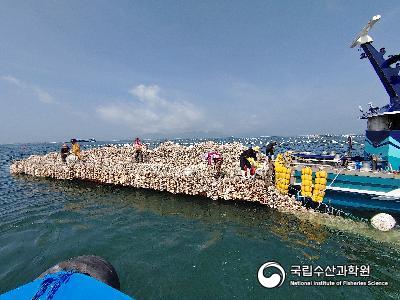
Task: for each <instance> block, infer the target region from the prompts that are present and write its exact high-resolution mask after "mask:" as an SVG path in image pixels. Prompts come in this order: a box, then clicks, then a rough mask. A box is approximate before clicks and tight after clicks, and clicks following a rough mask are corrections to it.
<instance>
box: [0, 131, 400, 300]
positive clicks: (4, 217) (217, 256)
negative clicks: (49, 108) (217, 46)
mask: <svg viewBox="0 0 400 300" xmlns="http://www.w3.org/2000/svg"><path fill="white" fill-rule="evenodd" d="M270 140H277V141H278V142H279V147H278V149H277V151H284V150H288V149H291V150H300V151H312V152H315V153H321V152H323V151H328V152H330V151H331V150H334V151H336V152H338V153H343V152H345V151H346V150H347V144H346V140H347V138H346V137H345V136H298V137H263V138H241V139H239V138H227V139H222V140H221V139H217V140H216V141H218V142H231V141H240V142H242V143H243V144H246V145H250V144H252V145H259V146H261V145H263V144H265V143H267V142H268V141H270ZM198 141H201V140H199V139H176V140H175V142H178V143H181V144H185V145H189V144H192V143H195V142H198ZM146 142H149V143H150V146H151V147H154V146H156V145H157V144H158V143H159V142H160V141H146ZM108 143H109V142H102V143H88V144H82V147H83V148H91V147H98V146H101V145H104V144H108ZM113 143H114V144H121V145H122V144H124V143H126V141H120V142H113ZM362 143H363V137H356V138H355V143H354V148H355V150H354V152H355V153H356V154H361V153H362ZM59 147H60V144H59V143H42V144H14V145H1V146H0V293H3V292H5V291H7V290H10V289H13V288H16V287H17V286H19V285H21V284H24V283H27V282H29V281H31V280H33V279H35V278H36V277H37V276H38V275H39V274H41V273H42V272H43V271H44V270H46V269H47V268H49V267H51V266H52V265H54V264H56V263H57V262H60V261H62V260H66V259H68V258H70V257H73V256H78V255H85V254H95V255H99V256H102V257H104V258H105V259H107V260H108V261H110V262H111V263H112V264H113V265H114V266H115V268H116V269H117V271H118V274H119V277H120V281H121V290H122V291H123V292H125V293H127V294H129V295H131V296H134V297H136V298H138V299H232V298H240V299H265V298H269V297H271V298H274V299H288V298H296V299H329V298H332V299H333V298H335V299H347V298H349V299H353V298H356V297H360V298H359V299H361V298H362V299H386V298H393V299H398V298H399V297H400V292H399V290H400V275H399V272H398V271H399V267H398V266H399V265H400V235H399V229H395V230H394V231H391V232H389V233H383V232H379V231H377V230H375V229H373V228H372V227H371V226H369V225H368V224H367V223H364V222H357V221H353V220H349V219H343V218H339V217H332V218H331V217H326V216H322V215H319V214H286V213H280V212H277V211H275V210H271V209H268V208H267V207H265V206H262V205H259V204H253V203H245V202H228V201H213V200H210V199H207V198H203V197H190V196H182V195H172V194H168V193H162V192H155V191H149V190H143V189H133V188H123V187H117V186H108V185H97V184H93V183H82V182H77V181H56V180H49V179H38V178H32V177H27V176H16V177H14V176H11V175H10V173H9V165H10V164H11V162H12V161H13V160H15V159H21V158H25V157H27V156H29V155H31V154H45V153H48V152H49V151H58V150H59ZM270 261H273V262H277V263H278V264H280V265H281V266H282V267H283V269H284V270H285V272H286V279H285V281H284V282H283V283H282V285H281V286H280V287H277V288H272V289H268V288H265V287H263V286H262V285H261V284H260V283H259V281H258V278H257V273H258V270H259V268H260V266H261V265H263V264H264V263H266V262H270ZM318 266H319V267H321V268H326V267H337V268H338V267H346V268H347V270H348V268H350V267H351V266H355V267H361V266H368V268H369V272H368V274H366V273H364V274H363V275H368V276H364V277H361V274H360V272H358V273H357V274H355V275H354V274H353V275H349V274H346V275H335V276H334V277H329V276H326V275H329V274H323V275H324V276H322V277H321V276H317V274H316V273H313V274H311V276H304V275H308V273H305V272H303V271H307V270H308V271H309V270H310V268H314V269H315V268H316V267H318ZM298 268H300V269H301V270H302V273H301V276H299V273H298V272H297V271H296V270H298ZM336 271H337V270H336ZM336 273H337V272H336ZM356 275H357V276H356ZM266 276H269V275H268V274H267V273H266ZM339 281H340V282H341V284H340V285H337V282H339ZM296 282H301V283H300V284H297V285H296V284H295V283H296ZM310 282H311V283H312V284H311V285H310V284H309V283H310ZM330 282H334V284H330ZM346 282H349V283H348V284H347V283H346ZM357 282H372V283H379V282H386V283H387V285H384V286H382V285H376V284H375V285H371V284H366V285H362V284H357Z"/></svg>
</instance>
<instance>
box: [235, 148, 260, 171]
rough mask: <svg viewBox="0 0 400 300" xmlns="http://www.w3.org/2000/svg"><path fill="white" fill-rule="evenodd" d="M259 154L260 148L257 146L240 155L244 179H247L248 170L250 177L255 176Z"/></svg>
mask: <svg viewBox="0 0 400 300" xmlns="http://www.w3.org/2000/svg"><path fill="white" fill-rule="evenodd" d="M258 152H260V147H259V146H256V147H254V148H252V147H250V148H249V149H247V150H244V151H243V152H242V154H240V157H239V159H240V169H241V173H242V177H243V178H247V170H249V171H250V176H254V175H255V173H256V164H257V153H258Z"/></svg>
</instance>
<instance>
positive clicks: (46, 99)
mask: <svg viewBox="0 0 400 300" xmlns="http://www.w3.org/2000/svg"><path fill="white" fill-rule="evenodd" d="M0 78H1V79H2V80H4V81H7V82H8V83H11V84H14V85H15V86H17V87H19V88H20V89H25V90H29V91H30V92H31V93H33V94H35V95H36V97H37V99H38V100H39V101H40V102H42V103H45V104H50V103H56V101H55V100H54V97H53V96H52V95H50V94H49V93H48V92H46V91H45V90H43V89H41V88H39V87H37V86H35V85H29V84H26V83H25V82H23V81H21V80H20V79H18V78H16V77H14V76H10V75H4V76H1V77H0Z"/></svg>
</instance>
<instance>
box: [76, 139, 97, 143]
mask: <svg viewBox="0 0 400 300" xmlns="http://www.w3.org/2000/svg"><path fill="white" fill-rule="evenodd" d="M77 141H78V142H79V143H96V140H95V139H88V140H77Z"/></svg>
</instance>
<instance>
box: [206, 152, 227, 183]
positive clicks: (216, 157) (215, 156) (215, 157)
mask: <svg viewBox="0 0 400 300" xmlns="http://www.w3.org/2000/svg"><path fill="white" fill-rule="evenodd" d="M205 158H206V159H207V165H209V166H211V165H212V164H214V168H215V171H216V173H215V176H214V177H215V178H219V177H221V176H222V174H221V167H222V162H223V158H222V154H221V153H219V152H216V151H210V152H208V153H207V154H206V155H205Z"/></svg>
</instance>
